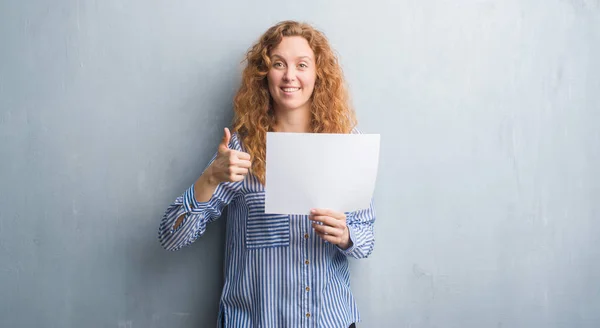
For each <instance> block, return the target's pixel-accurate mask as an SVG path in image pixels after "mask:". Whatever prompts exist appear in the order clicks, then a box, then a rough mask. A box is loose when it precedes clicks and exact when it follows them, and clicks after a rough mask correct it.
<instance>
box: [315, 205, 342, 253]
mask: <svg viewBox="0 0 600 328" xmlns="http://www.w3.org/2000/svg"><path fill="white" fill-rule="evenodd" d="M310 220H312V221H313V224H312V226H313V229H315V232H316V233H317V235H319V236H320V237H321V238H322V239H323V240H326V241H328V242H330V243H332V244H334V245H338V246H339V247H340V248H341V249H348V248H349V247H350V246H352V241H351V240H350V231H349V230H348V226H347V225H346V215H345V214H344V213H340V212H336V211H332V210H328V209H313V210H311V211H310Z"/></svg>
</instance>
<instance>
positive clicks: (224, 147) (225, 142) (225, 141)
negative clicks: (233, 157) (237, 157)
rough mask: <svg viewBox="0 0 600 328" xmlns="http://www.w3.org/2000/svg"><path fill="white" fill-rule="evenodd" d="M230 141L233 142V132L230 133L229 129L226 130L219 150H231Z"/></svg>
mask: <svg viewBox="0 0 600 328" xmlns="http://www.w3.org/2000/svg"><path fill="white" fill-rule="evenodd" d="M229 140H231V132H229V129H228V128H225V129H224V133H223V139H221V143H220V144H219V150H227V149H229Z"/></svg>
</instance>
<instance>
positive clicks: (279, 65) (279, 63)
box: [273, 62, 283, 68]
mask: <svg viewBox="0 0 600 328" xmlns="http://www.w3.org/2000/svg"><path fill="white" fill-rule="evenodd" d="M273 67H275V68H280V67H283V63H282V62H275V63H274V64H273Z"/></svg>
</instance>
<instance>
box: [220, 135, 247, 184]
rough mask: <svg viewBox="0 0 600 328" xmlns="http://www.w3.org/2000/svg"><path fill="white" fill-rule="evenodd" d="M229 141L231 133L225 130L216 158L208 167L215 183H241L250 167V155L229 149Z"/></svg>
mask: <svg viewBox="0 0 600 328" xmlns="http://www.w3.org/2000/svg"><path fill="white" fill-rule="evenodd" d="M229 140H231V132H229V129H228V128H225V131H224V134H223V139H222V140H221V143H220V144H219V147H218V150H217V157H216V158H215V160H214V161H213V163H212V164H211V165H210V170H211V171H210V175H211V176H212V178H213V179H212V180H213V181H214V182H217V183H221V182H236V181H242V180H244V178H245V177H246V175H247V174H248V170H249V169H250V167H251V166H252V163H251V162H250V154H248V153H244V152H241V151H237V150H235V149H229Z"/></svg>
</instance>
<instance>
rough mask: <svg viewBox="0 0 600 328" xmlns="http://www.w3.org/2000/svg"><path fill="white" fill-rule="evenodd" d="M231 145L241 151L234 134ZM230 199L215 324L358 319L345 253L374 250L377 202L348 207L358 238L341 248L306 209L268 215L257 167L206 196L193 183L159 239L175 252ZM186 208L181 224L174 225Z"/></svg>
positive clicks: (338, 326) (239, 326) (336, 325)
mask: <svg viewBox="0 0 600 328" xmlns="http://www.w3.org/2000/svg"><path fill="white" fill-rule="evenodd" d="M229 148H231V149H235V150H238V151H244V150H243V147H242V145H241V143H240V141H239V139H238V138H237V135H236V134H235V133H234V134H232V137H231V140H230V143H229ZM215 156H216V155H215ZM214 159H215V157H213V158H212V160H211V161H210V163H212V161H214ZM210 163H209V165H210ZM227 205H228V211H227V213H228V217H227V228H226V231H227V233H226V243H227V245H226V247H225V272H224V274H225V279H224V280H225V284H224V287H223V291H222V294H221V300H220V310H219V322H218V327H222V325H221V323H222V322H224V324H225V327H235V328H246V327H247V328H256V327H277V328H285V327H290V328H298V327H306V328H317V327H318V328H321V327H327V328H347V327H348V326H349V325H350V324H351V323H354V322H358V321H360V314H359V311H358V309H357V306H356V303H355V300H354V297H353V295H352V292H351V290H350V275H349V270H348V260H347V257H348V256H350V257H353V258H357V259H360V258H366V257H367V256H369V255H370V254H371V252H372V250H373V246H374V243H375V240H374V236H373V224H374V221H375V211H374V208H373V203H372V202H371V206H370V208H368V209H364V210H360V211H356V212H351V213H346V217H347V218H346V222H347V225H348V230H349V231H350V239H351V241H352V243H353V245H352V246H351V247H350V248H348V249H347V250H342V249H341V248H339V247H337V246H336V245H333V244H331V243H328V242H325V241H323V240H322V239H321V238H320V237H319V236H318V235H316V234H315V232H314V231H313V229H312V227H311V221H310V220H309V219H308V215H278V214H265V213H264V208H265V192H264V188H263V185H262V184H261V183H260V182H259V180H258V179H257V178H256V177H255V176H254V175H252V174H249V175H247V176H246V178H245V179H244V180H243V181H240V182H228V183H221V184H220V185H219V186H218V187H217V189H216V190H215V192H214V194H213V195H212V198H211V199H210V200H209V201H208V202H198V201H196V198H195V196H194V187H193V185H192V186H190V187H189V188H188V189H187V190H186V191H185V192H184V193H183V195H181V196H179V197H177V199H175V202H174V203H173V204H171V205H170V206H169V207H168V209H167V211H166V213H165V215H164V217H163V219H162V222H161V224H160V228H159V240H160V243H161V245H162V246H163V247H164V248H165V249H167V250H171V251H175V250H178V249H180V248H182V247H185V246H188V245H190V244H191V243H193V242H194V241H195V240H196V239H197V238H198V237H200V236H201V235H202V234H203V233H204V232H205V231H206V226H207V224H208V223H210V222H212V221H214V220H216V219H217V218H219V217H220V216H221V211H222V210H223V208H224V207H225V206H227ZM308 210H309V209H307V212H308ZM181 215H185V217H184V220H183V223H182V224H181V225H180V226H179V227H178V228H177V229H174V224H175V222H176V221H177V218H179V217H180V216H181Z"/></svg>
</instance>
